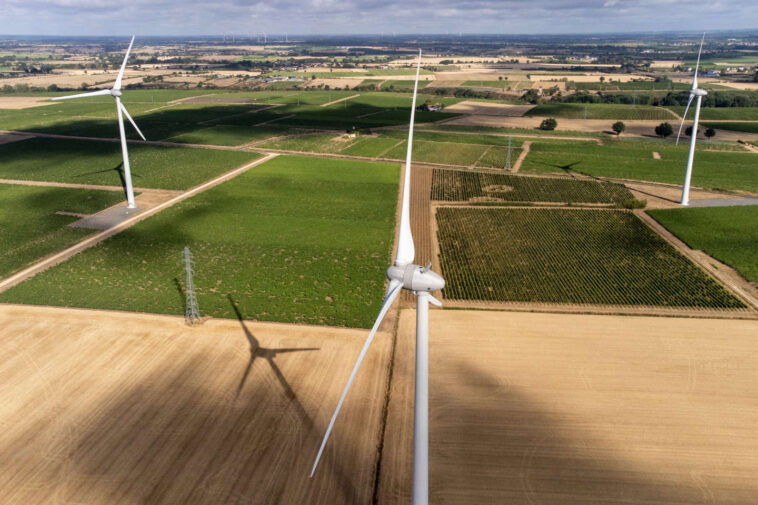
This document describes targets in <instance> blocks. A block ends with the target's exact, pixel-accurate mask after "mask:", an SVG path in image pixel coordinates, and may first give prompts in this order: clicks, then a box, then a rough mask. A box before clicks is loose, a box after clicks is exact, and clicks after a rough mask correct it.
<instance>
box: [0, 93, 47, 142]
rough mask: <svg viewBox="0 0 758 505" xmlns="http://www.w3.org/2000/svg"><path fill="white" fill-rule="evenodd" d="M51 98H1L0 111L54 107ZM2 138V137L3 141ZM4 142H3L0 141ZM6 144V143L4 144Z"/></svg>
mask: <svg viewBox="0 0 758 505" xmlns="http://www.w3.org/2000/svg"><path fill="white" fill-rule="evenodd" d="M52 104H53V102H51V101H50V97H46V96H43V97H35V96H0V109H16V110H18V109H28V108H29V107H40V106H42V105H52ZM1 138H2V137H0V139H1ZM0 142H2V140H0ZM2 143H5V142H2Z"/></svg>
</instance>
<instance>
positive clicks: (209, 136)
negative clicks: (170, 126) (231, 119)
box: [166, 124, 297, 146]
mask: <svg viewBox="0 0 758 505" xmlns="http://www.w3.org/2000/svg"><path fill="white" fill-rule="evenodd" d="M296 132H297V130H294V129H292V128H290V127H287V126H276V125H273V124H272V125H266V126H265V128H251V127H249V126H241V125H215V126H209V127H207V128H201V129H199V130H193V131H190V132H187V133H182V134H180V135H177V136H175V137H169V138H168V139H166V140H168V141H170V142H180V143H186V144H204V145H212V146H213V145H215V146H239V145H243V144H248V143H250V142H256V141H263V140H267V139H270V138H272V137H276V136H278V135H288V134H292V133H296Z"/></svg>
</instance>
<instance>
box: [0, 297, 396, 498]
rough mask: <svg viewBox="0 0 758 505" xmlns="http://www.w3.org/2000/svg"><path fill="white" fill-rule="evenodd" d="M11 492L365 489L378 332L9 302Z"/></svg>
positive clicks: (5, 371) (2, 480) (3, 437)
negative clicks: (193, 322) (360, 359)
mask: <svg viewBox="0 0 758 505" xmlns="http://www.w3.org/2000/svg"><path fill="white" fill-rule="evenodd" d="M0 327H2V328H3V332H2V339H0V356H1V357H2V361H0V363H1V364H0V384H2V385H3V401H2V403H0V426H2V428H3V429H2V430H0V452H1V453H2V454H3V458H0V493H1V494H2V499H0V501H2V502H3V503H9V504H10V503H18V504H22V503H23V504H32V503H34V504H48V503H49V504H53V503H87V504H90V505H97V504H104V505H105V504H107V505H111V504H115V503H119V504H127V505H129V504H135V505H136V504H159V503H165V504H177V503H183V504H191V503H197V504H203V505H206V504H216V503H227V504H250V503H256V504H304V503H308V504H324V505H333V504H337V503H370V501H371V496H372V490H373V485H374V480H375V479H374V477H375V469H376V463H377V450H376V448H377V446H378V444H379V439H380V434H381V426H382V410H383V407H384V397H385V392H386V386H387V372H388V368H387V363H388V361H389V354H390V352H391V347H392V345H391V344H392V337H391V335H390V334H388V333H384V332H381V333H379V334H378V335H377V337H376V339H375V340H374V343H373V346H372V349H371V352H370V353H369V354H368V355H367V357H366V361H365V363H364V365H363V367H362V368H361V372H360V374H359V375H358V377H357V380H356V382H355V385H354V386H353V389H352V390H351V394H350V396H349V397H348V399H347V401H346V403H345V406H344V408H343V410H342V413H341V415H340V418H339V421H338V423H337V425H336V427H335V431H334V432H333V434H332V437H331V439H330V444H329V446H328V447H327V449H326V453H325V459H324V460H323V461H322V463H321V465H320V466H319V469H318V471H317V473H316V475H315V477H314V478H313V479H309V478H308V474H309V473H310V468H311V465H312V464H313V460H314V457H315V455H316V452H317V449H318V445H319V444H320V441H321V438H322V436H323V433H324V430H325V428H326V425H327V424H328V422H329V418H330V417H331V413H332V410H333V408H334V407H335V406H336V404H337V400H338V398H339V395H340V393H341V392H342V388H343V387H344V384H345V382H346V380H347V377H348V375H349V373H350V370H351V368H352V365H353V362H354V360H355V358H356V357H357V355H358V352H359V350H360V347H361V346H362V344H363V340H364V338H365V335H366V331H365V330H355V329H342V328H327V327H313V326H298V325H285V324H275V323H273V324H272V323H269V324H266V323H253V322H240V321H236V320H210V321H207V322H206V323H204V324H203V325H202V326H199V327H194V328H190V327H187V326H185V325H184V320H183V318H182V317H173V316H154V315H146V314H135V313H123V312H111V311H93V310H79V309H58V308H44V307H25V306H14V305H0Z"/></svg>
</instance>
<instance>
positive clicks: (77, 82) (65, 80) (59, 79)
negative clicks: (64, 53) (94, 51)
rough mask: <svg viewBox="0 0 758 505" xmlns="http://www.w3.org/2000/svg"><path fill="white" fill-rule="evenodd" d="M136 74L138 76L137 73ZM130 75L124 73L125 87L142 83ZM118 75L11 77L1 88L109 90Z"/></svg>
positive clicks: (139, 78)
mask: <svg viewBox="0 0 758 505" xmlns="http://www.w3.org/2000/svg"><path fill="white" fill-rule="evenodd" d="M134 73H135V74H136V73H137V72H134ZM130 74H132V72H125V73H124V79H123V84H124V85H127V84H133V83H138V82H142V74H140V75H139V76H132V75H130ZM116 75H118V71H116V72H107V73H104V72H99V73H96V74H85V73H83V72H82V71H76V72H72V73H63V74H38V75H34V76H30V77H14V78H10V77H9V78H5V79H0V86H5V85H6V84H8V85H10V86H14V85H16V84H27V85H29V86H37V87H41V88H46V87H48V86H50V85H51V84H56V85H58V86H59V87H61V88H78V87H79V86H81V84H82V83H85V84H87V86H94V87H97V88H107V87H108V86H112V85H113V83H114V82H115V81H116ZM145 75H147V73H145Z"/></svg>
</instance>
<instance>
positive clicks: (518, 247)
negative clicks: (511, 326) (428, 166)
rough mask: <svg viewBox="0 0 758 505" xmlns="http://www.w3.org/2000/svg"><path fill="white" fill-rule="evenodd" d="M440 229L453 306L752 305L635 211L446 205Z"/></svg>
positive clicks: (448, 293)
mask: <svg viewBox="0 0 758 505" xmlns="http://www.w3.org/2000/svg"><path fill="white" fill-rule="evenodd" d="M437 221H438V223H439V230H438V239H439V245H440V261H441V265H442V271H443V275H444V277H445V279H446V282H447V285H446V287H445V292H444V294H445V297H446V298H448V299H453V300H482V301H501V302H542V303H574V304H601V305H647V306H664V307H702V308H719V309H734V308H743V307H744V305H743V304H742V302H741V301H740V300H738V299H737V298H735V297H734V296H733V295H731V294H730V293H729V292H727V291H726V289H724V288H723V287H722V286H721V285H720V284H718V283H717V282H716V281H714V280H713V279H711V278H710V277H709V276H708V275H706V274H705V273H704V272H703V271H702V270H700V269H699V268H698V267H696V266H695V265H694V264H692V263H691V262H690V261H689V260H687V258H685V257H684V256H682V255H681V254H680V253H679V252H677V251H676V250H675V249H674V248H673V247H672V246H671V245H669V244H668V243H667V242H665V241H664V240H663V239H662V238H660V237H659V236H658V235H656V234H655V233H653V232H652V231H651V230H650V229H649V228H647V227H646V226H645V224H644V223H642V221H640V220H639V219H638V218H637V217H636V216H634V214H632V213H629V212H624V211H601V210H580V209H577V210H560V209H494V208H482V209H475V208H455V207H453V208H450V207H443V208H440V209H438V211H437Z"/></svg>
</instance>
